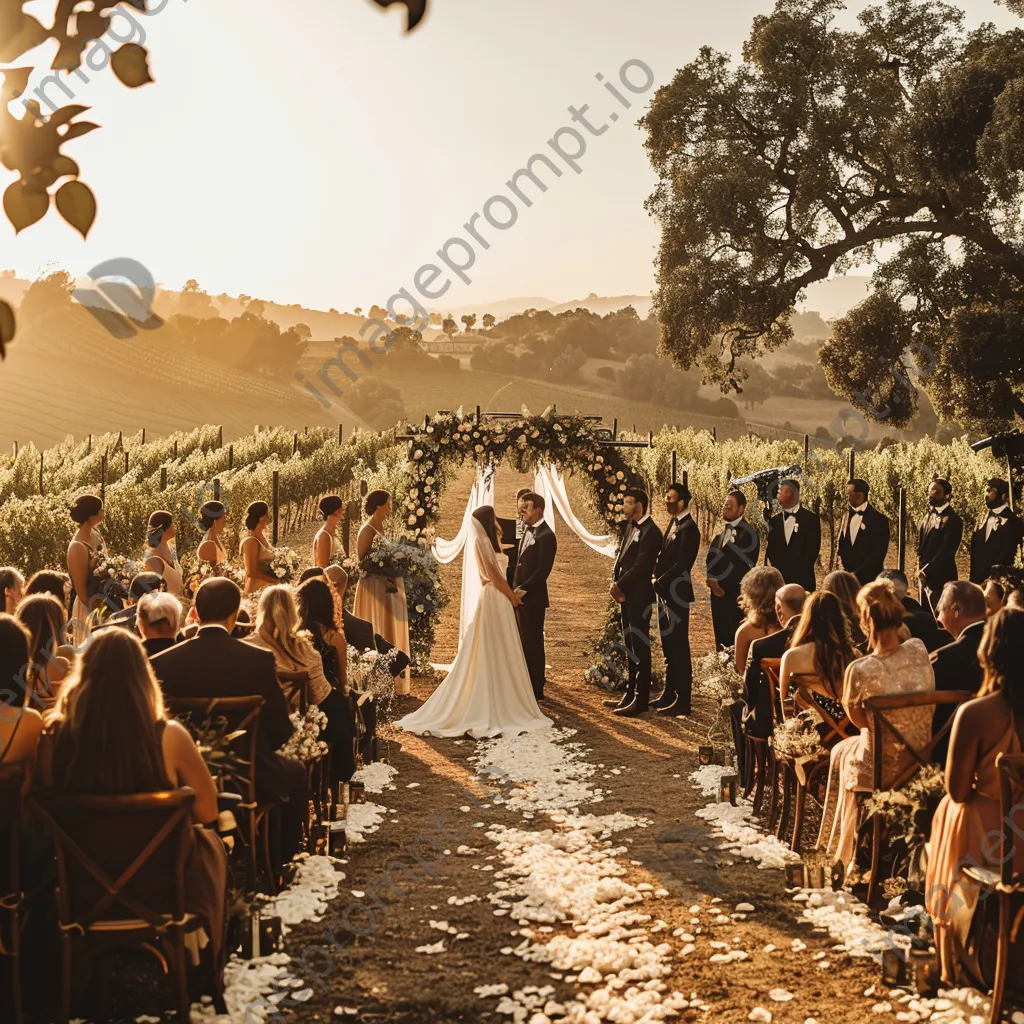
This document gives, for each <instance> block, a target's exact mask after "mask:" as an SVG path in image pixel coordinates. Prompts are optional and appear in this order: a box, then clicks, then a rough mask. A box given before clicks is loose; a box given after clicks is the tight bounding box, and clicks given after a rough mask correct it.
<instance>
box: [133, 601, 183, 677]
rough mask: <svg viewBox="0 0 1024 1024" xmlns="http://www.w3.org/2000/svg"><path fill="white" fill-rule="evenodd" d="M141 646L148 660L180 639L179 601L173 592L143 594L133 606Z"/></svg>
mask: <svg viewBox="0 0 1024 1024" xmlns="http://www.w3.org/2000/svg"><path fill="white" fill-rule="evenodd" d="M135 607H136V609H137V611H138V614H137V615H136V617H135V623H136V627H137V629H138V631H139V636H140V637H142V646H143V647H145V648H146V654H148V655H149V658H150V660H152V659H153V658H155V657H156V655H158V654H162V653H163V652H164V651H166V650H168V649H169V648H171V647H173V646H174V645H175V644H176V643H177V642H178V640H179V639H180V634H179V632H178V629H179V626H180V624H181V602H180V601H179V600H178V599H177V598H176V597H175V596H174V595H173V594H164V593H156V594H143V596H142V597H141V598H140V599H139V602H138V604H137V605H136V606H135Z"/></svg>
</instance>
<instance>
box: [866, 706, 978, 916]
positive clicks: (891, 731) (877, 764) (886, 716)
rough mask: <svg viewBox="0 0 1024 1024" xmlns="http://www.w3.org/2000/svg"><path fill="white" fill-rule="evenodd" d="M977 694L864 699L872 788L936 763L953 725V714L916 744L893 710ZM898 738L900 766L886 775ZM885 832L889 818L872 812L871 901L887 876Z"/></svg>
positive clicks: (893, 784) (890, 785)
mask: <svg viewBox="0 0 1024 1024" xmlns="http://www.w3.org/2000/svg"><path fill="white" fill-rule="evenodd" d="M972 697H974V691H973V690H925V691H922V692H920V693H900V694H893V695H886V696H879V697H869V698H868V699H867V700H865V701H864V709H865V710H866V711H867V713H868V718H869V720H870V723H871V731H872V736H871V742H872V757H873V763H872V777H871V788H872V789H873V790H874V791H875V792H879V791H888V790H893V789H899V788H900V787H901V786H903V785H904V784H906V783H907V782H909V781H910V779H912V778H913V777H914V776H915V775H916V774H917V773H918V772H919V771H920V770H921V769H922V768H924V767H926V766H927V765H929V764H931V763H932V758H933V754H934V751H935V748H936V747H937V746H938V745H939V743H940V742H941V740H942V739H943V738H944V737H945V736H946V735H947V734H948V733H949V731H950V729H952V727H953V717H954V716H952V715H951V716H950V717H949V719H948V720H947V721H946V722H945V723H944V724H943V726H942V728H941V729H940V730H939V731H938V732H937V733H935V735H934V736H930V737H929V739H928V741H927V742H926V743H925V744H924V745H923V746H921V747H915V746H914V745H913V744H912V743H911V742H910V741H909V740H907V738H906V737H905V736H904V735H903V733H902V732H901V731H900V728H899V726H898V725H896V724H895V723H894V722H893V720H892V718H891V716H892V714H893V712H897V711H905V710H908V709H911V708H931V709H932V713H933V714H934V711H935V708H937V707H941V706H943V705H949V704H952V705H960V704H963V703H964V701H967V700H970V699H971V698H972ZM887 737H891V738H892V739H893V740H895V742H896V744H897V748H898V749H900V750H901V752H902V753H901V756H900V760H899V764H898V767H897V769H896V771H895V773H894V774H893V776H892V777H891V778H887V777H886V776H885V766H884V759H883V754H884V751H885V739H886V738H887ZM884 836H885V820H884V816H883V815H881V814H875V815H872V822H871V874H870V876H869V878H868V895H867V900H868V903H869V904H870V903H871V902H872V900H873V899H874V896H875V894H876V892H877V891H878V887H879V885H880V883H881V882H882V881H883V879H882V878H881V877H880V875H881V866H882V840H883V839H884Z"/></svg>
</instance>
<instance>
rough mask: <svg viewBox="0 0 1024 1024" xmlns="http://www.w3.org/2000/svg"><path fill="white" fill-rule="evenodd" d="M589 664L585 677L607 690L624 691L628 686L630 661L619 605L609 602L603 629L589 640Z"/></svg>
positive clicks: (586, 653) (587, 654) (585, 651)
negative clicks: (627, 656)
mask: <svg viewBox="0 0 1024 1024" xmlns="http://www.w3.org/2000/svg"><path fill="white" fill-rule="evenodd" d="M583 654H584V656H585V657H586V659H587V662H588V664H587V667H586V668H585V669H584V670H583V678H584V679H585V680H586V681H587V682H588V683H591V684H593V685H594V686H600V687H601V688H602V689H604V690H622V689H624V688H625V686H626V677H627V670H628V664H627V662H626V651H625V646H624V644H623V642H622V624H621V622H620V618H619V606H618V605H617V604H616V603H615V602H614V601H609V602H608V607H607V609H606V610H605V619H604V625H603V626H602V627H601V632H600V633H599V634H597V635H596V636H594V637H592V638H591V639H590V640H588V641H587V643H586V645H585V646H584V649H583Z"/></svg>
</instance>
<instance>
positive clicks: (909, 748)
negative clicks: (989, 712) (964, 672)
mask: <svg viewBox="0 0 1024 1024" xmlns="http://www.w3.org/2000/svg"><path fill="white" fill-rule="evenodd" d="M974 696H975V694H974V691H973V690H922V691H921V692H919V693H899V694H887V695H884V696H878V697H869V698H867V700H865V701H864V708H865V710H866V711H867V713H868V717H869V718H870V720H871V730H872V744H873V749H872V755H873V759H874V765H873V780H872V786H873V788H874V789H876V790H887V789H898V788H899V787H900V786H902V785H903V784H904V783H905V782H907V781H909V780H910V779H911V778H913V776H914V775H916V774H917V772H918V771H919V770H920V769H921V768H923V767H925V765H928V764H931V762H932V759H933V755H934V752H935V748H936V747H937V746H939V744H940V742H941V741H942V739H943V738H944V737H945V736H946V735H947V734H948V733H949V731H950V729H952V727H953V716H952V715H950V717H949V719H948V720H947V721H946V722H945V723H943V725H942V728H941V729H939V730H938V731H937V732H936V733H935V734H934V735H933V736H932V735H929V738H928V740H927V741H926V742H925V743H923V744H921V745H920V746H915V745H914V744H913V743H911V742H910V741H909V740H908V739H907V738H906V736H905V735H904V734H903V730H902V729H901V728H900V726H899V724H898V723H899V716H898V715H897V714H896V713H898V712H901V711H907V710H911V709H914V708H928V709H930V711H931V712H932V714H934V711H935V708H937V707H940V706H942V705H949V704H952V705H959V704H963V703H964V702H965V701H968V700H971V699H972V698H973V697H974ZM930 724H931V723H930V720H929V733H930V731H931V729H930ZM886 736H889V737H891V738H892V739H894V740H895V741H896V744H897V749H898V750H899V751H900V756H899V760H898V766H897V768H896V770H895V772H894V774H893V777H892V778H891V779H886V778H885V777H884V764H883V757H884V752H885V738H886Z"/></svg>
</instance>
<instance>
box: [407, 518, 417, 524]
mask: <svg viewBox="0 0 1024 1024" xmlns="http://www.w3.org/2000/svg"><path fill="white" fill-rule="evenodd" d="M407 522H408V523H409V525H410V526H415V525H416V517H415V516H409V518H408V520H407Z"/></svg>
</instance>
